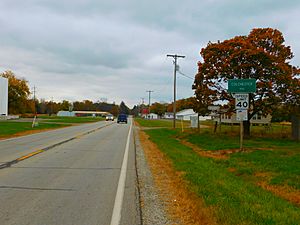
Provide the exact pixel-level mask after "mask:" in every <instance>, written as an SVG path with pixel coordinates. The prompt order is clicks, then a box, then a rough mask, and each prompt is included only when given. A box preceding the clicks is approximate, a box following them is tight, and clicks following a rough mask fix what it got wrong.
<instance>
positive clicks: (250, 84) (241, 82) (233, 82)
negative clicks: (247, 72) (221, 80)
mask: <svg viewBox="0 0 300 225" xmlns="http://www.w3.org/2000/svg"><path fill="white" fill-rule="evenodd" d="M228 92H231V93H254V92H256V80H255V79H230V80H228Z"/></svg>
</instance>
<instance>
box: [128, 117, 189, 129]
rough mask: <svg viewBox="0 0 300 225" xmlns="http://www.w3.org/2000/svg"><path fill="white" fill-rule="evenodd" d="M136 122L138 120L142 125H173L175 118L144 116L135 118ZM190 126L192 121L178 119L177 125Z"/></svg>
mask: <svg viewBox="0 0 300 225" xmlns="http://www.w3.org/2000/svg"><path fill="white" fill-rule="evenodd" d="M134 120H135V121H136V122H138V123H139V124H140V125H141V126H142V127H170V128H171V127H173V120H149V119H142V118H135V119H134ZM182 125H183V127H189V125H190V122H187V121H183V122H182V123H181V121H178V120H176V127H181V126H182Z"/></svg>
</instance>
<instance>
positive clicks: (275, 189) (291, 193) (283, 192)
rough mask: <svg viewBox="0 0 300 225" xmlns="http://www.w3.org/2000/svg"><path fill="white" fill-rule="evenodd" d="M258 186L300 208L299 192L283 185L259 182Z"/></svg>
mask: <svg viewBox="0 0 300 225" xmlns="http://www.w3.org/2000/svg"><path fill="white" fill-rule="evenodd" d="M257 185H258V186H260V187H262V188H263V189H265V190H268V191H270V192H272V193H274V194H275V195H277V196H279V197H281V198H283V199H286V200H288V201H289V202H292V203H293V204H295V205H297V206H300V191H299V190H295V189H294V188H292V187H290V186H288V185H284V186H279V185H270V184H268V183H267V182H265V181H261V182H258V183H257Z"/></svg>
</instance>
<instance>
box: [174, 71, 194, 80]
mask: <svg viewBox="0 0 300 225" xmlns="http://www.w3.org/2000/svg"><path fill="white" fill-rule="evenodd" d="M177 71H178V73H179V74H180V75H182V76H184V77H186V78H189V79H191V80H194V78H192V77H190V76H188V75H186V74H184V73H182V72H181V71H180V70H179V69H178V70H177Z"/></svg>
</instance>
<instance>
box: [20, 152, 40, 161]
mask: <svg viewBox="0 0 300 225" xmlns="http://www.w3.org/2000/svg"><path fill="white" fill-rule="evenodd" d="M41 152H44V150H37V151H34V152H31V153H29V154H27V155H24V156H22V157H20V158H17V159H16V160H17V161H22V160H24V159H27V158H30V157H32V156H34V155H36V154H39V153H41Z"/></svg>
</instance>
